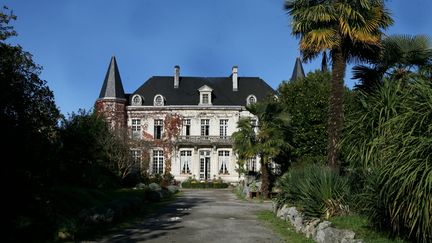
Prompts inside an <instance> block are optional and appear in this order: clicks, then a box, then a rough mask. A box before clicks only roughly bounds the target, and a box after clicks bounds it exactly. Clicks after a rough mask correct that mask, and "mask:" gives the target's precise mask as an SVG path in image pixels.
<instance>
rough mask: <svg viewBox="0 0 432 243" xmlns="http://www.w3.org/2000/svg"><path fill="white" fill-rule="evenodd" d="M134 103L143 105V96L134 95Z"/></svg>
mask: <svg viewBox="0 0 432 243" xmlns="http://www.w3.org/2000/svg"><path fill="white" fill-rule="evenodd" d="M132 105H142V98H141V96H140V95H138V94H136V95H134V96H132Z"/></svg>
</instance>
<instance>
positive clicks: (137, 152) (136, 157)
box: [131, 149, 141, 164]
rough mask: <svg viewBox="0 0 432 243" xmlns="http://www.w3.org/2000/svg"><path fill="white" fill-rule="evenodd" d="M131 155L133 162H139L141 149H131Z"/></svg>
mask: <svg viewBox="0 0 432 243" xmlns="http://www.w3.org/2000/svg"><path fill="white" fill-rule="evenodd" d="M131 155H132V160H133V162H134V163H135V164H141V150H139V149H132V150H131Z"/></svg>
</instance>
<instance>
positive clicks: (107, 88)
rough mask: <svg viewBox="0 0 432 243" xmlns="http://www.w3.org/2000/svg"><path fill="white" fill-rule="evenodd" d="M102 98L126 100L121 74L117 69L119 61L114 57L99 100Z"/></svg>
mask: <svg viewBox="0 0 432 243" xmlns="http://www.w3.org/2000/svg"><path fill="white" fill-rule="evenodd" d="M101 98H117V99H126V96H125V93H124V90H123V85H122V81H121V78H120V72H119V70H118V67H117V61H116V59H115V57H114V56H113V57H111V62H110V64H109V66H108V70H107V72H106V75H105V80H104V82H103V85H102V89H101V92H100V94H99V99H101Z"/></svg>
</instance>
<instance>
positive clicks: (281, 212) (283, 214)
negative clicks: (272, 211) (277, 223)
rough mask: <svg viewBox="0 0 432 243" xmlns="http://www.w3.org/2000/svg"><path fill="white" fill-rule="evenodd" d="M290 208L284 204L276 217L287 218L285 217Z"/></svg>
mask: <svg viewBox="0 0 432 243" xmlns="http://www.w3.org/2000/svg"><path fill="white" fill-rule="evenodd" d="M288 210H289V208H288V206H287V205H286V204H285V205H283V206H282V207H281V208H279V209H278V210H277V212H276V217H278V218H281V219H283V220H286V219H285V218H286V216H287V214H288Z"/></svg>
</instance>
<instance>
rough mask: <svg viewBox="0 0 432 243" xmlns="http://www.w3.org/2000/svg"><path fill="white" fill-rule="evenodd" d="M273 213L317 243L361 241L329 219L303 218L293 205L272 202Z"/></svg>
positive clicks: (351, 242)
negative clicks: (338, 227)
mask: <svg viewBox="0 0 432 243" xmlns="http://www.w3.org/2000/svg"><path fill="white" fill-rule="evenodd" d="M273 213H275V214H276V216H277V217H278V218H281V219H283V220H285V221H287V222H288V223H290V224H292V226H293V227H294V229H295V231H296V232H301V233H303V234H305V235H306V237H307V238H311V239H313V240H314V241H315V242H319V243H361V242H363V241H362V240H361V239H354V237H355V233H354V232H353V231H352V230H346V229H337V228H334V227H331V226H332V223H331V222H330V221H325V220H321V219H318V218H305V217H304V215H303V214H302V213H301V212H299V211H298V210H297V209H296V208H295V207H289V206H288V205H283V206H282V207H278V205H277V204H276V203H275V202H274V203H273Z"/></svg>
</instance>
